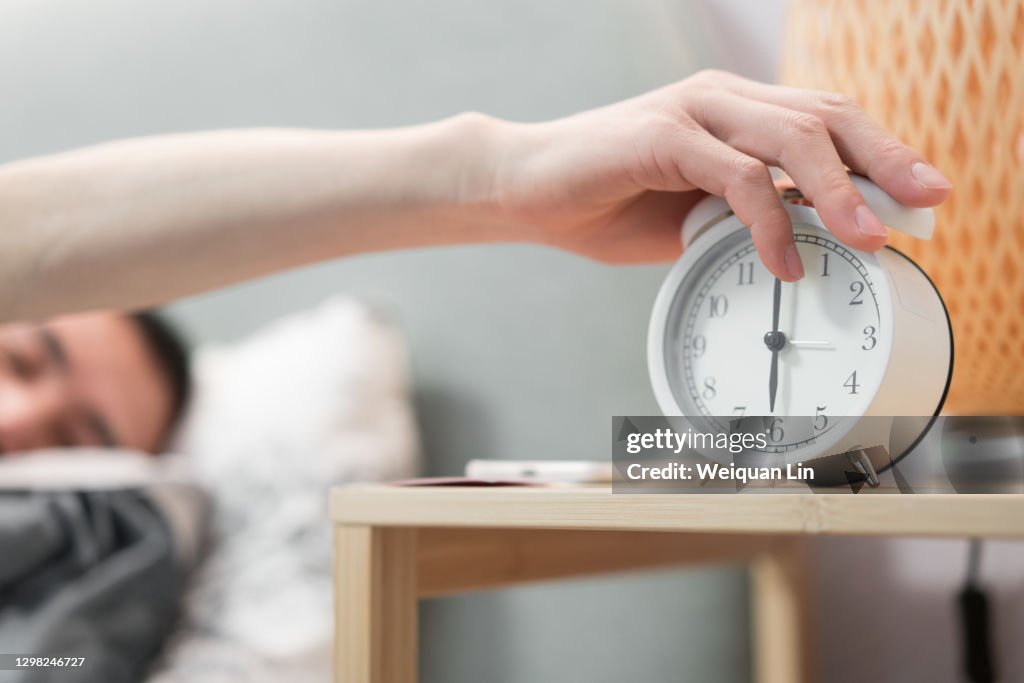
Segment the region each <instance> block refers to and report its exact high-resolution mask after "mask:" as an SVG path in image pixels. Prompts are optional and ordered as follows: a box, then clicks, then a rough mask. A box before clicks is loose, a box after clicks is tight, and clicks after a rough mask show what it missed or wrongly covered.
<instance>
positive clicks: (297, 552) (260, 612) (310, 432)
mask: <svg viewBox="0 0 1024 683" xmlns="http://www.w3.org/2000/svg"><path fill="white" fill-rule="evenodd" d="M194 375H195V382H196V389H195V395H194V399H193V401H192V403H191V405H190V407H189V411H188V415H187V416H186V418H185V420H184V422H183V424H182V426H181V428H180V430H179V434H178V435H177V438H176V440H175V444H174V450H175V451H177V452H181V453H186V454H188V457H189V458H191V459H192V460H193V463H192V469H193V471H194V472H195V475H196V477H197V479H198V481H199V483H200V484H201V485H202V486H203V487H204V488H206V489H207V491H208V492H209V493H210V495H211V497H212V499H213V543H212V551H211V554H210V557H209V558H208V560H207V562H206V563H205V564H204V566H202V567H201V568H200V570H199V572H198V575H197V576H196V579H195V586H194V588H193V590H192V591H191V597H190V599H189V601H188V606H187V616H186V619H185V622H184V628H183V630H182V634H181V636H180V638H179V639H178V642H177V643H176V644H175V645H174V646H173V647H172V648H171V651H170V656H169V658H168V661H167V669H165V670H164V671H163V672H162V673H161V674H160V675H158V676H157V677H156V679H155V680H159V681H172V680H188V681H199V680H204V681H209V680H255V679H256V677H257V676H259V677H261V678H262V677H263V676H268V675H269V674H268V672H269V670H270V669H273V668H275V667H277V666H280V665H282V664H286V663H292V664H296V663H298V662H300V661H305V662H307V663H310V662H311V663H312V664H311V665H310V666H308V667H306V668H305V671H306V673H307V674H308V675H307V676H306V677H303V676H301V675H298V677H297V678H296V676H290V678H291V680H292V681H293V682H294V681H296V680H324V681H326V680H327V672H328V665H329V661H328V657H327V653H328V652H329V649H330V641H331V634H332V615H331V599H330V596H331V561H330V560H331V535H330V526H329V523H328V520H327V496H326V493H327V490H328V488H329V486H330V485H331V484H333V483H337V482H353V481H382V480H389V479H396V478H404V477H409V476H413V475H415V473H416V471H417V469H418V439H417V434H416V428H415V419H414V413H413V409H412V405H411V400H410V392H409V379H408V360H407V356H406V351H405V348H404V344H403V341H402V338H401V335H400V334H399V333H398V332H397V331H396V330H395V328H394V327H392V326H391V325H389V324H388V323H386V322H384V321H383V320H382V319H381V318H380V317H378V316H377V315H375V314H374V313H373V312H371V311H370V310H369V309H367V308H366V307H365V306H364V305H362V304H361V303H358V302H356V301H353V300H351V299H347V298H335V299H332V300H329V301H328V302H326V303H324V304H322V305H321V306H320V307H318V308H317V309H315V310H312V311H309V312H306V313H301V314H296V315H292V316H290V317H288V318H286V319H284V320H281V321H279V322H277V323H275V324H272V325H270V326H269V327H267V328H266V329H264V330H262V331H260V332H259V333H257V334H256V335H254V336H253V337H252V338H250V339H248V340H246V341H243V342H241V343H239V344H235V345H230V346H222V347H211V348H204V349H201V350H200V351H198V353H197V355H196V357H195V371H194ZM291 671H292V672H293V673H294V674H298V673H299V672H298V671H296V670H295V669H294V668H293V669H291Z"/></svg>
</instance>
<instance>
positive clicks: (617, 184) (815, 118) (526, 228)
mask: <svg viewBox="0 0 1024 683" xmlns="http://www.w3.org/2000/svg"><path fill="white" fill-rule="evenodd" d="M769 165H773V166H781V167H783V168H784V169H785V170H786V171H787V172H788V173H789V174H790V175H791V176H792V177H793V179H794V180H795V181H796V183H797V185H798V186H799V187H800V188H801V189H802V190H803V191H804V193H805V194H806V195H808V196H809V197H810V198H811V199H812V200H813V201H814V202H815V204H816V206H817V207H818V210H819V212H820V213H821V214H822V217H823V219H824V221H825V223H826V225H827V226H828V227H829V229H830V230H831V231H832V232H833V233H834V234H835V235H836V236H837V237H838V238H839V239H841V240H843V241H844V242H846V243H847V244H849V245H851V246H853V247H855V248H859V249H865V250H875V249H879V248H881V247H882V246H883V245H884V244H885V241H886V236H885V229H884V228H883V227H882V225H881V224H880V223H879V222H878V220H877V218H875V217H874V216H873V214H871V212H870V210H868V209H867V207H866V206H865V205H864V202H863V199H862V198H861V197H860V195H859V194H858V193H857V191H856V189H855V188H854V187H853V185H852V184H851V183H850V182H849V180H848V179H847V177H846V172H845V168H846V166H849V167H850V168H852V169H853V170H855V171H857V172H859V173H862V174H864V175H868V176H870V177H871V178H872V179H873V180H874V181H875V182H876V183H877V184H879V185H880V186H881V187H883V188H884V189H886V190H887V191H888V192H889V193H890V194H892V195H893V196H894V197H895V198H896V199H898V200H899V201H901V202H903V203H905V204H908V205H911V206H931V205H934V204H938V203H940V202H941V201H943V200H944V199H945V198H946V197H947V196H948V194H949V191H950V186H949V183H948V181H946V180H945V178H943V177H942V176H941V175H940V174H939V173H938V171H936V170H935V169H933V168H931V167H930V166H927V164H925V163H924V162H923V161H922V160H921V159H920V157H919V156H918V155H917V154H916V153H915V152H913V151H912V150H911V149H909V148H908V147H906V146H905V145H903V144H902V143H900V142H899V141H898V140H896V139H894V138H892V137H891V136H890V135H888V134H887V133H886V132H885V131H884V130H883V129H882V128H881V127H880V126H878V124H876V123H875V122H874V121H872V120H871V119H869V118H868V117H867V116H866V115H865V114H864V113H863V112H861V111H860V110H859V109H858V108H857V107H856V105H854V104H853V103H852V102H850V101H849V100H848V99H846V98H843V97H841V96H837V95H834V94H831V93H818V92H812V91H803V90H796V89H792V88H783V87H778V86H769V85H764V84H760V83H754V82H752V81H747V80H745V79H741V78H739V77H736V76H733V75H731V74H725V73H721V72H702V73H700V74H697V75H696V76H693V77H691V78H688V79H686V80H684V81H680V82H678V83H675V84H673V85H670V86H667V87H665V88H662V89H660V90H656V91H653V92H650V93H647V94H645V95H642V96H640V97H637V98H634V99H631V100H627V101H624V102H620V103H617V104H614V105H611V106H608V107H603V108H601V109H595V110H592V111H587V112H583V113H581V114H577V115H575V116H571V117H568V118H564V119H559V120H556V121H551V122H547V123H540V124H513V123H509V122H505V121H499V120H497V119H492V118H489V117H485V116H482V115H477V114H469V115H462V116H457V117H455V118H452V119H448V120H445V121H441V122H438V123H434V124H429V125H424V126H417V127H412V128H405V129H397V130H391V131H362V132H324V131H299V130H252V131H224V132H214V133H202V134H192V135H177V136H167V137H156V138H148V139H141V140H133V141H126V142H120V143H113V144H108V145H102V146H99V147H94V148H91V149H86V150H81V151H77V152H71V153H67V154H61V155H56V156H51V157H45V158H41V159H36V160H30V161H25V162H20V163H15V164H11V165H8V166H6V167H0V319H10V318H15V317H39V316H44V315H49V314H53V313H57V312H62V311H71V310H82V309H88V308H99V307H125V308H131V307H139V306H146V305H152V304H157V303H162V302H164V301H167V300H169V299H172V298H175V297H179V296H184V295H188V294H192V293H195V292H199V291H203V290H206V289H210V288H214V287H218V286H222V285H226V284H229V283H232V282H236V281H239V280H243V279H246V278H252V277H257V276H260V275H265V274H268V273H271V272H274V271H277V270H281V269H285V268H291V267H295V266H298V265H302V264H306V263H310V262H313V261H319V260H325V259H330V258H335V257H338V256H343V255H346V254H355V253H361V252H368V251H377V250H384V249H394V248H402V247H413V246H424V245H434V244H455V243H470V242H494V241H530V242H538V243H544V244H549V245H552V246H557V247H560V248H565V249H569V250H572V251H576V252H578V253H581V254H584V255H586V256H590V257H594V258H599V259H602V260H607V261H614V262H650V261H659V260H666V259H670V258H674V257H675V256H677V255H678V252H679V249H680V246H679V237H678V235H679V232H678V231H679V225H680V223H681V221H682V219H683V217H684V216H685V215H686V212H687V211H689V209H690V208H691V207H692V206H693V205H694V204H695V203H696V202H697V201H698V200H699V199H700V198H701V196H702V195H703V193H705V192H710V193H714V194H719V195H722V196H724V197H725V198H726V199H727V200H728V201H729V203H730V205H731V206H732V208H733V209H734V210H735V211H736V213H737V215H738V216H739V217H740V218H741V219H742V220H743V221H744V222H745V223H747V224H748V225H750V226H751V230H752V231H753V237H754V242H755V244H756V245H757V248H758V253H759V254H760V256H761V258H762V260H764V262H765V264H766V265H767V266H768V268H769V270H771V271H772V272H773V273H774V274H775V275H776V276H777V277H779V278H781V279H783V280H790V281H791V280H796V279H799V278H800V277H801V276H802V272H803V271H802V266H801V265H800V263H799V256H797V255H796V251H795V248H794V247H793V237H792V226H791V225H790V224H789V218H788V216H787V214H786V212H785V210H784V209H783V208H782V205H781V203H780V202H779V199H778V196H777V195H776V193H775V189H774V186H773V184H772V180H771V177H770V175H769V173H768V168H767V167H768V166H769Z"/></svg>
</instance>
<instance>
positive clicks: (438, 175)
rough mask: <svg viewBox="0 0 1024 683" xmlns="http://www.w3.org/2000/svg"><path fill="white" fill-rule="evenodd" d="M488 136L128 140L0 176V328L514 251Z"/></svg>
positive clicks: (440, 130) (457, 127) (460, 129)
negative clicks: (270, 281)
mask: <svg viewBox="0 0 1024 683" xmlns="http://www.w3.org/2000/svg"><path fill="white" fill-rule="evenodd" d="M487 127H488V126H487V125H486V120H485V119H484V118H483V117H479V116H474V115H464V116H461V117H456V118H454V119H450V120H447V121H443V122H440V123H436V124H431V125H426V126H420V127H414V128H408V129H399V130H393V131H363V132H327V131H306V130H243V131H221V132H210V133H198V134H186V135H171V136H163V137H154V138H144V139H138V140H128V141H123V142H117V143H112V144H105V145H101V146H98V147H93V148H88V149H83V150H79V151H74V152H70V153H66V154H59V155H55V156H50V157H44V158H39V159H34V160H29V161H25V162H20V163H15V164H11V165H8V166H6V167H3V168H0V318H7V319H10V318H15V317H38V316H43V315H49V314H53V313H57V312H65V311H71V310H83V309H89V308H97V307H124V308H133V307H140V306H148V305H153V304H158V303H162V302H165V301H168V300H170V299H173V298H176V297H180V296H185V295H189V294H193V293H196V292H200V291H204V290H207V289H211V288H215V287H219V286H223V285H227V284H230V283H233V282H237V281H241V280H245V279H248V278H253V277H258V276H261V275H265V274H268V273H271V272H275V271H278V270H282V269H286V268H291V267H295V266H299V265H302V264H306V263H310V262H313V261H320V260H325V259H330V258H335V257H338V256H343V255H347V254H355V253H360V252H366V251H377V250H383V249H391V248H399V247H410V246H420V245H428V244H450V243H460V242H483V241H491V240H497V239H511V238H513V237H514V233H513V231H511V230H509V229H508V226H506V225H503V224H501V222H500V221H498V220H495V218H494V215H493V212H488V211H485V209H484V208H483V206H482V204H483V203H484V201H483V197H484V194H485V191H486V187H485V182H486V179H487V177H488V176H487V171H486V169H484V168H481V167H480V166H481V164H482V161H481V160H484V159H487V158H489V157H490V156H491V152H490V151H488V149H487V147H488V145H489V144H490V142H489V140H488V133H487V130H486V129H487Z"/></svg>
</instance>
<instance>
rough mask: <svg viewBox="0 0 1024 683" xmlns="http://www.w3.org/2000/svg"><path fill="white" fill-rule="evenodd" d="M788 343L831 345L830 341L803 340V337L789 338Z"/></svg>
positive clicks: (797, 344)
mask: <svg viewBox="0 0 1024 683" xmlns="http://www.w3.org/2000/svg"><path fill="white" fill-rule="evenodd" d="M789 343H790V344H792V345H793V346H832V343H831V342H827V341H805V340H803V339H790V340H789Z"/></svg>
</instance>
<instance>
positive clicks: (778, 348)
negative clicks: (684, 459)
mask: <svg viewBox="0 0 1024 683" xmlns="http://www.w3.org/2000/svg"><path fill="white" fill-rule="evenodd" d="M850 178H851V181H852V182H853V183H854V185H855V186H856V187H857V189H858V191H859V192H860V193H861V195H862V196H863V197H864V201H865V203H866V204H867V205H868V207H869V208H871V210H872V211H874V213H875V215H877V216H878V218H879V220H881V222H882V223H883V224H885V225H887V226H889V227H890V228H891V229H893V230H898V231H901V232H904V233H907V234H910V235H913V236H914V237H917V238H920V239H930V238H931V236H932V233H933V231H934V227H935V217H934V214H933V212H932V211H931V209H917V208H909V207H906V206H903V205H901V204H899V203H898V202H897V201H896V200H894V199H893V198H892V197H891V196H889V195H888V194H887V193H886V192H884V191H883V190H882V189H881V188H879V187H878V186H876V185H875V184H873V183H872V182H871V181H869V180H868V179H866V178H863V177H860V176H857V175H853V174H851V176H850ZM782 199H783V205H784V206H785V209H786V211H787V213H788V214H789V217H790V219H791V221H792V223H793V232H794V239H795V241H796V248H797V251H798V252H799V253H800V257H801V259H802V260H803V263H804V267H805V276H804V278H803V279H801V280H800V281H798V282H793V283H790V282H782V281H781V280H779V279H777V278H776V277H775V276H774V275H772V274H771V273H770V272H769V271H768V270H767V268H765V267H764V265H763V264H762V263H761V261H760V259H759V258H758V256H757V252H756V250H755V248H754V243H753V240H752V239H751V235H750V231H749V229H748V227H747V226H746V225H744V224H743V223H742V222H741V221H740V220H739V218H737V217H736V215H735V214H734V213H733V212H732V210H731V209H730V208H729V205H728V204H727V203H726V202H725V200H723V199H721V198H719V197H707V198H705V199H704V200H702V201H701V202H700V203H698V204H697V205H696V206H695V207H694V208H693V209H692V210H691V211H690V213H689V214H688V215H687V217H686V219H685V221H684V223H683V226H682V240H683V246H684V250H683V255H682V257H681V258H680V259H679V261H678V262H677V263H676V264H675V265H674V266H673V267H672V268H671V270H670V271H669V273H668V276H667V277H666V279H665V282H664V283H663V284H662V286H661V289H660V291H659V292H658V295H657V298H656V300H655V303H654V309H653V312H652V314H651V321H650V327H649V332H648V368H649V371H650V378H651V385H652V387H653V390H654V395H655V398H656V399H657V402H658V406H659V407H660V408H661V410H662V412H663V413H664V414H665V415H667V416H680V417H683V418H685V422H686V423H687V425H688V427H689V428H692V429H694V430H699V431H702V432H713V433H725V432H731V431H735V430H736V429H737V428H738V426H740V425H746V427H743V428H744V429H746V428H749V426H750V424H751V419H752V418H756V419H753V423H754V424H756V425H758V427H757V429H758V430H759V431H761V432H763V434H764V438H763V439H760V440H759V445H758V447H756V448H755V449H754V451H751V452H749V453H748V454H747V455H748V456H760V457H761V458H762V462H764V461H773V462H776V463H780V464H781V463H785V465H786V466H789V465H797V464H799V465H803V466H804V467H807V468H810V470H811V472H812V474H813V477H814V483H815V484H826V485H827V484H839V483H847V482H849V481H851V475H854V476H857V477H861V478H862V480H866V481H867V482H868V483H870V484H872V485H877V482H878V473H879V472H881V471H883V470H884V469H886V468H887V467H889V466H891V465H892V463H894V462H895V461H896V460H898V459H899V458H900V457H902V456H903V455H904V454H905V453H906V452H908V451H909V450H910V449H912V448H913V446H914V445H915V444H916V443H917V442H918V441H919V440H920V439H921V438H922V437H923V436H924V434H925V433H926V432H927V430H928V428H929V426H930V424H931V422H932V421H933V419H934V417H935V416H936V415H938V414H939V411H940V410H941V409H942V404H943V401H944V400H945V396H946V393H947V390H948V388H949V382H950V379H951V376H952V368H953V337H952V328H951V326H950V322H949V315H948V312H947V311H946V306H945V304H944V303H943V301H942V297H941V296H940V294H939V292H938V290H937V289H936V288H935V286H934V284H933V283H932V282H931V280H930V279H929V278H928V276H927V275H926V274H925V273H924V271H923V270H922V269H921V268H920V267H919V266H918V265H917V264H915V263H914V262H913V261H912V260H911V259H910V258H908V257H907V256H906V255H904V254H902V253H900V252H899V251H897V250H896V249H893V248H891V247H885V248H883V249H882V250H880V251H878V252H875V253H867V252H862V251H858V250H856V249H852V248H850V247H848V246H846V245H844V244H843V243H841V242H840V241H839V240H837V239H836V238H835V237H833V236H832V235H831V234H830V233H829V232H828V230H827V229H826V228H825V225H824V223H823V221H822V220H821V218H820V217H819V216H818V213H817V212H816V211H815V209H814V207H813V205H812V204H811V203H810V202H809V201H808V200H807V199H806V198H804V197H803V196H802V194H801V193H800V192H799V190H797V189H795V188H794V189H789V190H786V191H784V192H783V193H782ZM762 445H763V446H764V447H760V446H762ZM705 455H709V456H710V457H714V458H716V459H721V458H722V457H725V456H723V455H722V454H720V453H718V454H716V453H705Z"/></svg>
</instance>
